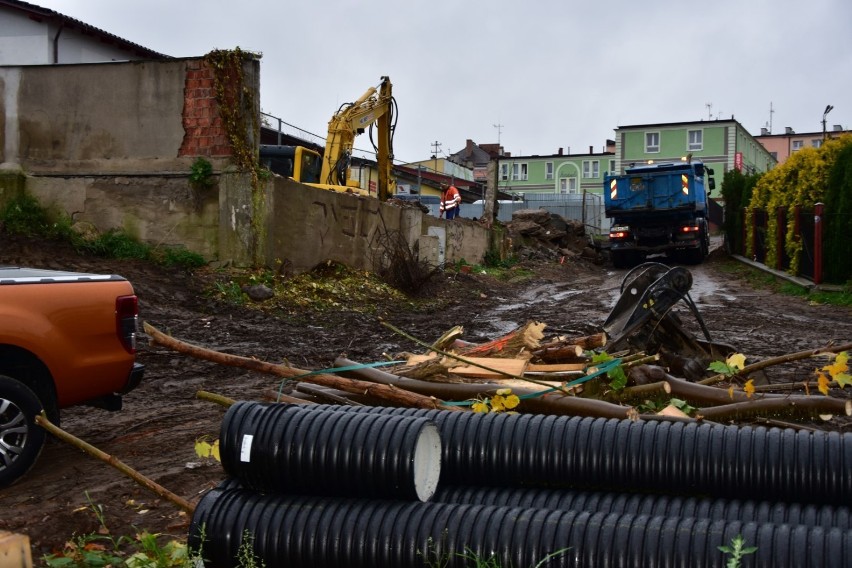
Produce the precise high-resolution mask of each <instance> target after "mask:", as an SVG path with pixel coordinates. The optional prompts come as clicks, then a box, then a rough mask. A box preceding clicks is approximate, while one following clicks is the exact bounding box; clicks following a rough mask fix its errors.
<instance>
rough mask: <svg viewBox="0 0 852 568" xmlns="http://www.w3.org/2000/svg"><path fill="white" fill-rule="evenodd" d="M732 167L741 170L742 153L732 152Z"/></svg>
mask: <svg viewBox="0 0 852 568" xmlns="http://www.w3.org/2000/svg"><path fill="white" fill-rule="evenodd" d="M734 169H736V170H738V171H743V153H742V152H737V153H736V154H734Z"/></svg>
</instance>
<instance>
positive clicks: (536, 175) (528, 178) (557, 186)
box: [496, 140, 615, 196]
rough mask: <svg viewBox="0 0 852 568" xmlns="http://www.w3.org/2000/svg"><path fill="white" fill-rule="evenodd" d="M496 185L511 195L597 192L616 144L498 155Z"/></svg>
mask: <svg viewBox="0 0 852 568" xmlns="http://www.w3.org/2000/svg"><path fill="white" fill-rule="evenodd" d="M496 162H497V172H496V179H497V187H498V189H499V190H500V191H504V192H507V193H510V194H513V195H518V196H523V195H526V194H532V193H537V194H557V195H560V194H561V195H567V194H581V193H584V192H588V193H596V194H598V195H600V194H601V193H602V188H603V176H604V174H605V173H606V172H607V171H610V169H612V168H614V167H615V145H614V143H613V142H612V141H611V140H608V141H607V148H606V150H605V151H603V152H599V153H594V152H593V151H592V148H589V153H588V154H571V153H568V154H563V152H562V148H560V149H559V152H558V153H556V154H553V155H550V156H540V155H532V156H510V155H503V156H500V157H499V158H497V160H496Z"/></svg>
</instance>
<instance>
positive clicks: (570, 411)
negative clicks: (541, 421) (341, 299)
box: [334, 357, 632, 418]
mask: <svg viewBox="0 0 852 568" xmlns="http://www.w3.org/2000/svg"><path fill="white" fill-rule="evenodd" d="M334 364H335V365H336V366H338V367H350V366H354V365H357V363H355V362H354V361H351V360H349V359H346V358H345V357H338V358H337V359H335V361H334ZM344 374H345V375H347V376H349V375H351V376H355V377H361V378H366V379H368V380H370V381H375V382H377V383H382V384H388V385H395V386H398V387H399V388H404V389H406V390H410V391H412V392H419V393H422V394H426V395H432V396H436V397H440V398H442V399H444V400H459V401H461V400H469V399H473V398H477V397H480V396H483V397H488V396H494V395H495V394H497V391H498V390H499V389H501V388H503V385H499V384H493V383H492V384H486V383H436V382H432V381H419V380H416V379H409V378H406V377H399V376H397V375H392V374H390V373H386V372H385V371H380V370H378V369H373V368H369V367H365V368H363V369H358V370H355V371H344ZM545 384H547V383H545ZM547 387H548V388H552V386H551V385H547ZM536 392H537V391H535V390H532V389H522V388H519V389H514V388H513V389H512V393H513V394H516V395H518V396H524V395H527V394H534V393H536ZM515 410H517V411H519V412H530V413H539V414H560V415H570V416H597V417H604V418H628V417H629V415H630V412H631V410H632V408H631V407H629V406H620V405H618V404H613V403H611V402H606V401H603V400H596V399H588V398H581V397H578V396H571V395H565V394H564V393H563V392H562V391H553V392H550V393H548V394H545V395H542V396H538V397H535V398H525V399H523V400H522V401H521V404H520V406H518V408H516V409H515Z"/></svg>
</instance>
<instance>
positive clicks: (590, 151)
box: [589, 146, 595, 154]
mask: <svg viewBox="0 0 852 568" xmlns="http://www.w3.org/2000/svg"><path fill="white" fill-rule="evenodd" d="M594 153H595V147H594V146H589V154H594Z"/></svg>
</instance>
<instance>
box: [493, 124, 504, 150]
mask: <svg viewBox="0 0 852 568" xmlns="http://www.w3.org/2000/svg"><path fill="white" fill-rule="evenodd" d="M492 126H494V128H496V129H497V147H498V148H499V147H500V134H501V133H502V132H503V125H502V124H500V123H499V122H498V123H497V124H494V125H492Z"/></svg>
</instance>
